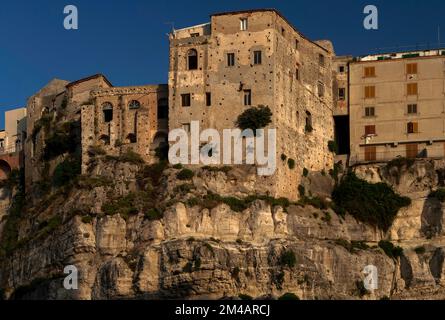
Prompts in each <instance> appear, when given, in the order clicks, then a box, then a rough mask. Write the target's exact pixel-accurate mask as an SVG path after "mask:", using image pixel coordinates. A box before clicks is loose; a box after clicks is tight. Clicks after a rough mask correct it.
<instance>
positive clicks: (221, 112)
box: [169, 10, 334, 199]
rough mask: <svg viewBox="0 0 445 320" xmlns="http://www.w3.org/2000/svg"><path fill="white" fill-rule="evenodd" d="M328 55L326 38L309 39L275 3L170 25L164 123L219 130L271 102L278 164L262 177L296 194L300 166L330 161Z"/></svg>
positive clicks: (282, 192)
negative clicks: (179, 27)
mask: <svg viewBox="0 0 445 320" xmlns="http://www.w3.org/2000/svg"><path fill="white" fill-rule="evenodd" d="M243 24H245V25H243ZM333 56H334V52H333V48H332V44H331V43H330V42H328V41H322V42H313V41H310V40H308V39H307V38H305V37H304V36H303V35H302V34H301V33H299V32H298V31H297V30H296V29H295V28H294V27H293V26H292V25H291V24H290V23H289V22H288V21H287V20H286V19H285V18H283V16H281V15H280V14H279V13H278V12H277V11H275V10H255V11H243V12H234V13H223V14H216V15H213V16H212V17H211V23H210V24H206V25H200V26H196V27H191V28H186V29H182V30H178V31H176V32H173V33H172V34H171V35H170V72H169V97H170V99H169V100H170V101H169V102H170V117H169V127H170V129H175V128H180V127H183V126H186V127H188V126H189V124H190V122H191V121H199V122H200V126H201V130H202V129H206V128H213V129H217V130H218V131H220V132H221V131H222V130H224V129H232V128H235V127H236V125H235V123H236V120H237V118H238V116H239V115H240V114H241V113H243V112H244V111H245V110H246V109H248V108H250V107H251V106H260V105H264V106H268V107H269V108H270V109H271V111H272V113H273V117H272V123H271V124H270V126H269V128H275V129H277V151H276V153H277V154H276V158H277V171H276V173H275V174H274V175H273V176H271V177H266V178H260V179H264V181H262V182H261V183H264V184H267V185H268V187H269V191H270V194H271V195H273V196H283V197H288V198H292V199H295V198H297V197H298V191H297V190H298V185H299V184H300V181H301V177H302V175H303V170H304V168H306V169H308V170H310V171H322V170H326V171H328V170H329V169H331V168H332V166H333V155H332V153H331V152H329V150H328V141H329V140H332V139H333V135H334V127H333V118H332V105H333V101H332V72H331V64H332V57H333ZM246 96H247V98H246ZM246 99H247V101H246ZM184 100H185V101H184ZM209 100H210V101H209ZM221 136H222V133H221ZM282 155H283V158H284V156H285V157H286V159H293V160H294V161H295V164H296V167H295V168H292V169H291V168H289V165H288V162H287V161H281V157H282Z"/></svg>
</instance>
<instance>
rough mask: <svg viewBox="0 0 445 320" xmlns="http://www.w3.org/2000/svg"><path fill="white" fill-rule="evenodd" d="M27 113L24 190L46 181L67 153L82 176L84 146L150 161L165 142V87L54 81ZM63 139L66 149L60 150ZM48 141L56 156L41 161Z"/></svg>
mask: <svg viewBox="0 0 445 320" xmlns="http://www.w3.org/2000/svg"><path fill="white" fill-rule="evenodd" d="M27 111H28V117H27V128H28V130H27V133H28V134H27V135H28V138H27V139H26V143H25V155H26V156H25V176H26V179H25V180H26V185H27V186H28V187H30V186H31V185H33V184H34V185H36V184H39V183H40V182H42V181H44V180H45V179H47V178H48V175H51V173H52V172H53V171H54V170H55V168H56V167H57V165H59V164H60V163H61V161H64V160H66V159H65V158H66V157H65V156H64V155H65V153H66V151H68V150H69V151H70V152H72V153H75V154H77V157H78V159H79V160H80V161H81V164H82V170H83V172H85V170H86V167H87V164H88V161H89V149H90V147H101V148H102V149H104V150H105V151H106V152H107V153H108V154H110V155H117V156H118V155H119V154H120V153H121V152H125V151H127V150H133V151H135V152H137V153H139V154H140V155H141V156H142V157H143V158H144V160H146V161H148V162H150V161H153V160H154V155H155V149H156V148H157V147H159V146H160V145H162V144H163V143H164V144H166V143H167V136H168V123H167V122H168V120H167V119H168V88H167V86H166V85H152V86H140V87H114V86H113V85H112V84H111V83H110V81H108V79H107V78H106V77H105V76H103V75H100V74H98V75H93V76H90V77H87V78H84V79H80V80H77V81H74V82H67V81H64V80H57V79H55V80H53V81H51V82H50V83H49V84H48V85H46V86H45V87H44V88H43V89H42V90H40V91H39V92H38V93H37V94H35V95H34V96H32V97H31V98H30V99H29V101H28V106H27ZM64 137H66V138H67V139H68V141H65V142H64V143H65V144H70V146H63V145H62V144H63V143H62V142H61V141H62V140H64ZM51 139H53V140H55V143H54V141H53V145H55V146H56V147H59V148H61V154H60V156H54V157H53V156H52V157H50V158H49V159H47V155H46V153H48V151H51V150H48V147H47V145H48V140H51ZM58 140H60V141H58ZM65 140H66V139H65ZM65 149H66V150H65ZM54 153H55V152H54V151H53V152H52V154H53V155H54Z"/></svg>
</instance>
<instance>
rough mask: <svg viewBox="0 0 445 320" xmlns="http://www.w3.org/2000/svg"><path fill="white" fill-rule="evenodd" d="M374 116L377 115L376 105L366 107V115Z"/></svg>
mask: <svg viewBox="0 0 445 320" xmlns="http://www.w3.org/2000/svg"><path fill="white" fill-rule="evenodd" d="M374 116H375V107H366V108H365V117H374Z"/></svg>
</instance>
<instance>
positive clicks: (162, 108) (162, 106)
mask: <svg viewBox="0 0 445 320" xmlns="http://www.w3.org/2000/svg"><path fill="white" fill-rule="evenodd" d="M165 119H168V100H167V99H165V98H162V99H159V101H158V120H165Z"/></svg>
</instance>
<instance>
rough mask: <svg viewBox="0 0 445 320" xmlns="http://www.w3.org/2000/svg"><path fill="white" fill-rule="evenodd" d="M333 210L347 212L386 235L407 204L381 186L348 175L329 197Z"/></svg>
mask: <svg viewBox="0 0 445 320" xmlns="http://www.w3.org/2000/svg"><path fill="white" fill-rule="evenodd" d="M332 199H333V201H334V203H335V206H334V208H335V210H336V211H339V212H341V213H344V212H347V213H349V214H351V215H352V216H354V217H355V218H356V219H357V220H359V221H361V222H364V223H368V224H370V225H372V226H376V227H378V228H380V229H381V230H383V231H387V230H388V229H389V228H390V227H391V225H392V224H393V222H394V219H395V218H396V216H397V213H398V212H399V210H400V209H401V208H403V207H407V206H409V205H410V204H411V199H410V198H407V197H401V196H399V195H398V194H396V193H395V192H394V190H393V189H392V188H391V187H390V186H388V185H387V184H385V183H377V184H371V183H368V182H366V181H364V180H361V179H359V178H357V176H356V175H355V174H354V173H349V174H348V175H346V176H345V178H344V179H343V180H342V181H341V182H340V183H339V184H338V185H337V186H336V187H335V189H334V192H333V193H332Z"/></svg>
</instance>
